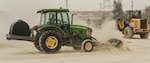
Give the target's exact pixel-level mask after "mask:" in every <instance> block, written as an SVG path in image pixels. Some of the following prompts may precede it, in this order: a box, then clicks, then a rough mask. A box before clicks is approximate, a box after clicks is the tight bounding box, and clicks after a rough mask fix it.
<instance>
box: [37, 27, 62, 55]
mask: <svg viewBox="0 0 150 63" xmlns="http://www.w3.org/2000/svg"><path fill="white" fill-rule="evenodd" d="M39 44H40V49H41V50H42V52H44V53H57V52H58V51H59V50H60V48H61V46H62V40H61V37H60V36H59V35H58V33H57V32H55V31H52V30H49V31H45V32H44V33H43V34H42V35H41V36H40V39H39Z"/></svg>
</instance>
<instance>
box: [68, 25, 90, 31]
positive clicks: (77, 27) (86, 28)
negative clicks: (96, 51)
mask: <svg viewBox="0 0 150 63" xmlns="http://www.w3.org/2000/svg"><path fill="white" fill-rule="evenodd" d="M70 28H71V29H85V30H92V29H91V28H89V27H86V26H82V25H71V26H70Z"/></svg>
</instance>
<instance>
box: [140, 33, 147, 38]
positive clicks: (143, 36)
mask: <svg viewBox="0 0 150 63" xmlns="http://www.w3.org/2000/svg"><path fill="white" fill-rule="evenodd" d="M148 35H149V33H144V34H140V37H141V38H142V39H147V38H148Z"/></svg>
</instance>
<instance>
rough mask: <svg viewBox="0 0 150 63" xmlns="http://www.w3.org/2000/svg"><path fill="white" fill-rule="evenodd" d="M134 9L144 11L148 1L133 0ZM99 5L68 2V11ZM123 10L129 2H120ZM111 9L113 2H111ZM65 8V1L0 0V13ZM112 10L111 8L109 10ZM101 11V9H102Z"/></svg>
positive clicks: (89, 1)
mask: <svg viewBox="0 0 150 63" xmlns="http://www.w3.org/2000/svg"><path fill="white" fill-rule="evenodd" d="M133 1H134V9H139V10H141V9H144V8H145V7H146V6H149V5H150V0H133ZM100 3H101V4H102V5H103V4H104V3H103V0H68V7H69V9H70V10H73V11H74V10H79V11H80V10H81V11H82V10H86V11H97V10H100ZM122 4H123V10H128V9H131V0H122ZM110 5H111V7H112V6H113V0H111V4H110ZM60 6H61V7H63V8H66V0H0V11H12V10H37V9H41V8H59V7H60ZM111 9H112V8H111ZM102 10H103V8H102Z"/></svg>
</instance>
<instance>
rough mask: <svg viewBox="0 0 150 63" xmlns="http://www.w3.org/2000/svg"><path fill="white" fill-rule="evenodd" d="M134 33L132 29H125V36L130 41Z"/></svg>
mask: <svg viewBox="0 0 150 63" xmlns="http://www.w3.org/2000/svg"><path fill="white" fill-rule="evenodd" d="M133 35H134V34H133V31H132V28H131V27H126V28H125V29H124V36H125V38H128V39H130V38H132V37H133Z"/></svg>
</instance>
